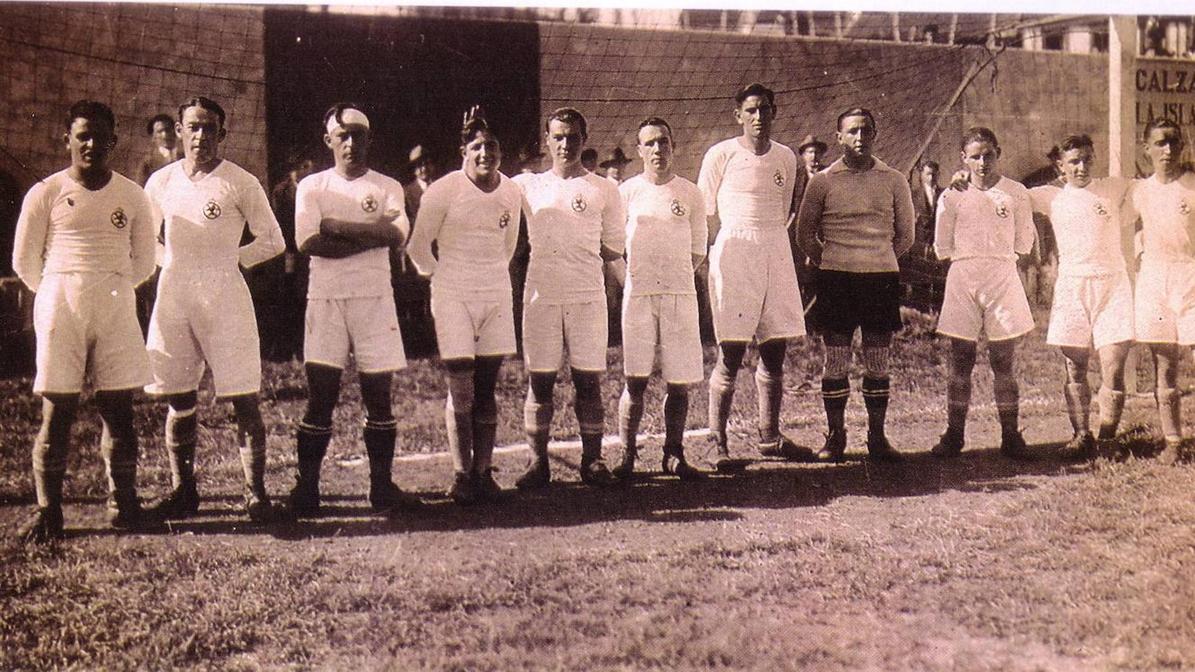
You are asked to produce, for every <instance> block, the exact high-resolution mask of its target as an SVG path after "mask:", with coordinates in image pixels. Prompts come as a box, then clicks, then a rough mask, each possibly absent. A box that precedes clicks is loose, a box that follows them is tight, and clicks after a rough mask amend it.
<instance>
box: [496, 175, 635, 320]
mask: <svg viewBox="0 0 1195 672" xmlns="http://www.w3.org/2000/svg"><path fill="white" fill-rule="evenodd" d="M514 182H515V183H516V184H518V185H519V187H520V188H522V190H523V195H524V197H525V198H526V200H527V207H528V212H527V238H528V241H529V242H530V244H531V261H530V263H529V265H528V267H527V287H526V290H525V294H526V295H527V296H528V297H539V298H540V299H541V300H544V301H548V302H555V303H582V302H588V301H597V300H604V299H605V296H606V290H605V286H606V285H605V277H604V276H603V275H602V257H601V248H602V246H603V245H604V246H606V247H607V248H609V249H611V250H613V251H614V252H617V253H619V254H621V253H622V251H623V247H624V245H625V240H626V213H625V212H624V211H623V207H622V197H621V196H619V194H618V187H615V186H614V183H613V182H611V181H610V180H607V179H606V178H604V177H599V176H597V175H594V174H593V173H586V174H584V175H581V176H579V177H572V178H568V179H564V178H562V177H558V176H557V175H556V174H555V173H553V172H552V171H548V172H545V173H538V174H535V173H524V174H522V175H519V176H518V177H516V178H514Z"/></svg>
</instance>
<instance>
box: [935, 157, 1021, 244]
mask: <svg viewBox="0 0 1195 672" xmlns="http://www.w3.org/2000/svg"><path fill="white" fill-rule="evenodd" d="M1036 235H1037V229H1036V228H1034V226H1033V206H1032V205H1031V203H1030V198H1029V190H1028V189H1026V188H1025V186H1024V185H1022V184H1021V183H1020V182H1016V181H1014V180H1010V179H1008V178H1007V177H1001V178H1000V180H999V181H998V182H996V184H995V185H993V186H992V187H991V188H990V189H986V190H985V189H979V188H978V187H975V186H971V185H968V186H967V190H966V191H956V190H954V189H947V190H946V191H944V192H942V196H941V198H939V199H938V215H937V222H936V224H935V231H934V253H935V254H937V255H938V257H939V258H940V259H953V260H955V261H957V260H959V259H969V258H975V257H983V258H992V259H1006V260H1012V261H1016V258H1017V255H1018V254H1029V253H1030V252H1031V251H1033V239H1034V237H1035V236H1036Z"/></svg>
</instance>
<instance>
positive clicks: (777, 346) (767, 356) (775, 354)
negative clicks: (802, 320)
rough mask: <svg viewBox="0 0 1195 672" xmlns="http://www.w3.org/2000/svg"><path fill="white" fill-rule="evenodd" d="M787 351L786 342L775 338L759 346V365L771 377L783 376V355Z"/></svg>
mask: <svg viewBox="0 0 1195 672" xmlns="http://www.w3.org/2000/svg"><path fill="white" fill-rule="evenodd" d="M787 350H788V341H787V340H786V339H783V338H775V339H772V340H770V341H764V342H763V343H760V344H759V365H760V366H761V367H763V369H764V371H766V372H767V373H768V374H769V375H771V376H782V375H784V353H785V352H786V351H787Z"/></svg>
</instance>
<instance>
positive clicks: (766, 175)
mask: <svg viewBox="0 0 1195 672" xmlns="http://www.w3.org/2000/svg"><path fill="white" fill-rule="evenodd" d="M801 170H804V168H801ZM796 176H797V155H796V153H794V152H793V150H791V149H789V148H788V147H787V146H785V145H782V144H780V143H778V142H776V141H774V140H773V141H772V145H771V147H770V148H769V149H768V151H767V152H765V153H764V154H763V155H762V156H760V155H756V154H755V152H753V151H751V150H750V149H748V148H746V147H744V146H743V144H742V143H741V142H739V138H730V139H729V140H723V141H722V142H719V143H717V144H716V145H714V146H713V147H710V148H709V150H707V151H706V153H705V156H704V157H703V158H702V160H701V171H700V172H699V173H698V176H697V186H698V187H700V188H701V193H702V194H703V195H704V196H705V210H706V213H707V214H710V215H713V214H717V215H718V219H719V221H720V222H721V225H722V228H726V229H732V228H736V227H745V228H752V229H783V228H784V227H785V226H786V225H787V224H788V215H789V211H790V210H791V209H792V201H793V189H794V188H795V185H796Z"/></svg>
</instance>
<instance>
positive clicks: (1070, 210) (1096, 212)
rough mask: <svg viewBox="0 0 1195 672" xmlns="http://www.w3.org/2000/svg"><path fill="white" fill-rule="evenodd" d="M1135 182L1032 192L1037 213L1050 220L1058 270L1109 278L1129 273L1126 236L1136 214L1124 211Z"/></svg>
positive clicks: (1107, 181)
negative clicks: (1130, 187) (1123, 237)
mask: <svg viewBox="0 0 1195 672" xmlns="http://www.w3.org/2000/svg"><path fill="white" fill-rule="evenodd" d="M1130 185H1131V182H1130V181H1129V180H1123V179H1117V178H1105V179H1097V180H1092V181H1091V183H1090V184H1088V185H1087V186H1086V187H1083V188H1079V187H1075V186H1074V185H1071V184H1068V185H1066V186H1065V187H1056V186H1052V185H1045V186H1041V187H1034V188H1032V189H1030V190H1029V196H1030V198H1031V199H1032V201H1033V209H1034V210H1035V211H1036V212H1040V213H1042V214H1043V215H1045V216H1047V217H1049V218H1050V226H1051V228H1052V229H1053V230H1054V238H1055V240H1056V241H1057V242H1058V272H1059V273H1060V274H1066V275H1085V276H1086V275H1107V274H1111V273H1115V272H1119V271H1123V270H1124V269H1125V260H1124V252H1123V247H1122V234H1123V231H1124V227H1125V225H1126V222H1125V219H1126V218H1127V219H1128V221H1127V225H1130V226H1131V225H1132V222H1133V220H1135V219H1136V214H1135V213H1133V214H1130V213H1131V212H1132V208H1131V207H1129V208H1125V207H1123V206H1124V205H1125V197H1126V195H1127V192H1128V189H1129V186H1130Z"/></svg>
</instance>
